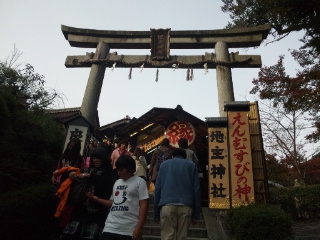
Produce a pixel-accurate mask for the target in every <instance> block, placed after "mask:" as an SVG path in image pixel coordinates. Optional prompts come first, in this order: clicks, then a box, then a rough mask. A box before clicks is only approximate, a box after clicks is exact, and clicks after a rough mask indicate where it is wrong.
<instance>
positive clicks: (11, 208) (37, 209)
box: [0, 184, 58, 240]
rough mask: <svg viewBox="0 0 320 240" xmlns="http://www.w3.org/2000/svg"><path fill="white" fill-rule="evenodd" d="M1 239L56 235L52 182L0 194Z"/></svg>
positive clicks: (41, 239) (37, 239) (39, 239)
mask: <svg viewBox="0 0 320 240" xmlns="http://www.w3.org/2000/svg"><path fill="white" fill-rule="evenodd" d="M0 199H1V201H0V216H2V217H3V219H5V220H4V221H2V222H1V228H0V236H1V239H15V240H19V239H23V240H46V239H52V236H54V235H57V233H58V228H57V225H56V222H55V219H54V217H53V214H54V197H53V186H52V184H40V185H35V186H29V187H26V188H25V189H23V190H16V191H10V192H6V193H1V194H0Z"/></svg>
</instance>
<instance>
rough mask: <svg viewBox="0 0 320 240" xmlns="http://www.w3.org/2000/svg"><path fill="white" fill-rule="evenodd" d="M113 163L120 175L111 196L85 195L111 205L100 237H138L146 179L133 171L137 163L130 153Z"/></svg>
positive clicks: (113, 239)
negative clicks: (104, 197) (107, 198)
mask: <svg viewBox="0 0 320 240" xmlns="http://www.w3.org/2000/svg"><path fill="white" fill-rule="evenodd" d="M115 166H116V169H117V172H118V175H119V177H120V179H118V180H117V181H116V183H115V184H114V186H113V193H112V196H111V198H110V200H104V199H100V198H97V197H96V196H92V195H91V196H90V195H89V196H88V197H89V199H91V200H92V201H95V202H96V203H100V204H103V205H105V206H107V207H110V212H109V215H108V217H107V220H106V222H105V226H104V229H103V232H102V234H101V236H100V240H120V239H121V240H141V237H142V230H143V225H144V222H145V219H146V216H147V213H148V205H149V200H148V199H149V193H148V188H147V184H146V181H144V180H143V179H142V178H140V177H138V176H135V175H134V172H135V171H136V163H135V161H134V160H133V158H132V157H131V156H129V155H122V156H120V157H119V158H118V159H117V161H116V163H115Z"/></svg>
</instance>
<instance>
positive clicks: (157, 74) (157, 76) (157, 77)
mask: <svg viewBox="0 0 320 240" xmlns="http://www.w3.org/2000/svg"><path fill="white" fill-rule="evenodd" d="M158 79H159V68H157V73H156V82H158Z"/></svg>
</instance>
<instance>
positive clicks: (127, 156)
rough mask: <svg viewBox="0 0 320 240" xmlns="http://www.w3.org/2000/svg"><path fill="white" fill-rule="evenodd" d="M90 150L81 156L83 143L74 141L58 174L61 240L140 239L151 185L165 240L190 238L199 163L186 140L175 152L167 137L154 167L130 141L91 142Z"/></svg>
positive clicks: (195, 214)
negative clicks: (115, 142) (84, 155)
mask: <svg viewBox="0 0 320 240" xmlns="http://www.w3.org/2000/svg"><path fill="white" fill-rule="evenodd" d="M129 147H130V149H129ZM87 149H88V151H87V153H86V155H87V156H86V157H82V155H81V141H80V140H79V139H71V140H70V142H69V143H68V144H67V146H66V149H65V150H64V152H63V154H62V156H61V158H60V159H59V160H58V162H57V166H56V169H55V171H54V172H53V176H52V179H51V180H52V182H53V184H54V185H55V189H56V190H55V195H56V198H57V200H58V202H57V207H56V212H55V214H54V216H55V217H56V218H57V219H58V220H59V227H60V230H61V234H60V239H65V240H69V239H70V240H71V239H80V240H81V239H95V240H98V239H100V240H120V239H124V240H126V239H128V240H129V239H134V240H141V238H142V232H143V225H144V222H145V219H146V215H147V212H148V199H149V192H148V186H149V184H148V183H150V182H151V181H152V182H153V183H154V186H155V189H154V202H155V204H154V220H155V222H157V223H160V225H161V239H186V237H187V231H188V228H189V225H190V224H191V223H196V221H197V220H198V219H199V211H200V186H199V178H198V169H197V164H198V159H197V157H196V155H195V154H194V152H193V151H192V150H190V149H188V142H187V140H186V139H180V140H179V148H176V149H172V148H171V147H170V142H169V140H168V139H167V138H164V139H163V140H162V142H161V144H160V145H159V147H158V148H157V149H156V150H155V151H154V152H153V154H152V157H151V159H150V164H149V165H148V161H147V159H146V154H145V152H144V151H143V149H141V148H139V147H134V148H133V147H131V146H130V145H129V143H128V142H127V141H121V142H118V143H117V144H114V145H113V144H112V142H111V141H109V140H103V141H102V143H97V142H93V141H92V142H90V144H89V145H88V147H87ZM174 219H175V220H174ZM173 220H174V221H173Z"/></svg>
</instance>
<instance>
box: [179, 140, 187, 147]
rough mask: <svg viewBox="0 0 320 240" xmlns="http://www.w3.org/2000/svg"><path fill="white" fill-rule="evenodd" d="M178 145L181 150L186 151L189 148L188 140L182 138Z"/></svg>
mask: <svg viewBox="0 0 320 240" xmlns="http://www.w3.org/2000/svg"><path fill="white" fill-rule="evenodd" d="M178 145H179V147H180V148H183V149H186V148H188V140H187V139H186V138H180V139H179V140H178Z"/></svg>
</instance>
